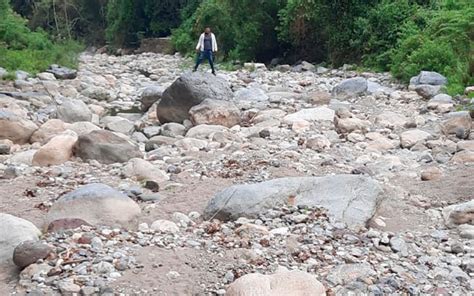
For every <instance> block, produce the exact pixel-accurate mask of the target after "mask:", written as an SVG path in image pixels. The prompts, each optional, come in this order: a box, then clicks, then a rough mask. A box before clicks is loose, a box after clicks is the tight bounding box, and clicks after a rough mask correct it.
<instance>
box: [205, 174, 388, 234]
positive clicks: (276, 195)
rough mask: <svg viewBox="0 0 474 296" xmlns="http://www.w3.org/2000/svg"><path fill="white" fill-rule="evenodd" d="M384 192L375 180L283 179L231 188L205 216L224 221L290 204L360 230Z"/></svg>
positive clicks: (342, 177)
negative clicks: (323, 212) (315, 209)
mask: <svg viewBox="0 0 474 296" xmlns="http://www.w3.org/2000/svg"><path fill="white" fill-rule="evenodd" d="M381 191H382V190H381V187H380V186H379V185H378V183H377V182H376V181H374V180H373V179H370V178H368V177H364V176H355V175H335V176H325V177H301V178H282V179H275V180H271V181H267V182H263V183H257V184H248V185H236V186H232V187H229V188H227V189H225V190H223V191H221V192H219V193H217V194H216V195H215V196H214V197H213V198H212V199H211V200H210V201H209V203H208V205H207V207H206V209H205V216H206V218H210V217H215V218H218V219H221V220H235V219H238V218H239V217H257V216H258V215H259V214H261V213H263V212H264V211H266V210H268V209H271V208H273V207H275V206H278V205H282V204H288V203H289V204H294V205H302V206H320V207H324V208H327V209H328V212H329V215H330V217H331V218H332V219H333V220H334V221H338V222H344V223H346V224H347V225H348V226H350V227H358V226H363V225H365V223H366V222H367V220H369V219H370V218H371V217H372V215H373V214H374V212H375V210H376V207H377V203H378V202H379V201H380V198H381V195H380V194H381Z"/></svg>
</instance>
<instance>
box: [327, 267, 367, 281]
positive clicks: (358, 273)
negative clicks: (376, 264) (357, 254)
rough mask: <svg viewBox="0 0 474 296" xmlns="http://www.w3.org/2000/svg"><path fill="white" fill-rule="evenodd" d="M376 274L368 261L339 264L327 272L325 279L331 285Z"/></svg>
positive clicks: (363, 278)
mask: <svg viewBox="0 0 474 296" xmlns="http://www.w3.org/2000/svg"><path fill="white" fill-rule="evenodd" d="M374 275H376V272H375V270H374V269H373V267H372V266H371V265H370V264H369V263H355V264H341V265H338V266H337V267H335V268H334V269H333V271H332V272H330V273H329V275H328V277H327V280H328V281H329V282H330V283H332V284H333V285H347V284H350V283H352V282H355V281H357V280H361V281H363V280H365V279H367V278H369V277H371V276H374Z"/></svg>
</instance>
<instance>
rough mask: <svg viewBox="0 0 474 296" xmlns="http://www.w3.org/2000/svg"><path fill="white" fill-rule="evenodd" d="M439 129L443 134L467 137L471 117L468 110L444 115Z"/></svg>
mask: <svg viewBox="0 0 474 296" xmlns="http://www.w3.org/2000/svg"><path fill="white" fill-rule="evenodd" d="M445 118H446V119H445V120H444V121H443V123H442V124H441V130H442V131H443V133H444V134H445V135H456V136H457V137H458V138H460V139H467V138H468V137H469V134H470V133H471V128H472V118H471V115H469V112H466V111H461V112H452V113H448V114H446V116H445Z"/></svg>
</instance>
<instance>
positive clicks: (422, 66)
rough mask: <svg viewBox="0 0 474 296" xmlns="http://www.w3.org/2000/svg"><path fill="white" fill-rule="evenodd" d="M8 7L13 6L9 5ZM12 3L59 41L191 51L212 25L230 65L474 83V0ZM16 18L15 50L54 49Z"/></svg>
mask: <svg viewBox="0 0 474 296" xmlns="http://www.w3.org/2000/svg"><path fill="white" fill-rule="evenodd" d="M0 1H1V2H2V5H3V6H4V7H8V3H7V2H8V1H6V0H0ZM10 2H11V5H12V7H13V8H14V9H15V11H16V12H18V13H19V14H21V15H22V16H23V17H24V18H27V19H28V20H29V23H28V24H29V27H30V28H31V29H32V30H36V29H37V28H40V29H42V30H43V31H45V32H47V33H48V34H49V35H50V36H53V39H54V40H65V39H66V40H71V39H74V40H81V42H84V43H86V44H90V45H102V44H104V43H108V44H109V46H110V47H111V48H121V47H131V48H133V47H137V46H139V44H140V40H141V39H142V38H148V37H161V36H169V35H171V36H172V40H173V43H174V45H175V48H176V49H177V50H178V51H180V52H182V53H184V54H189V53H192V52H193V50H194V47H195V44H196V41H197V38H198V36H199V34H200V33H201V32H202V30H203V28H204V27H206V26H211V27H212V28H213V31H214V32H215V33H216V36H217V38H218V42H219V45H220V46H219V49H220V50H219V55H220V56H221V57H222V58H223V59H227V60H241V61H250V60H254V61H263V62H270V61H271V60H272V59H273V58H279V59H280V61H283V62H287V63H295V62H297V61H299V60H308V61H311V62H315V63H321V62H325V63H328V64H330V65H332V66H336V67H337V66H340V65H343V64H345V63H352V64H358V65H361V66H363V67H366V68H370V69H374V70H379V71H391V72H392V73H393V74H394V75H395V76H396V77H398V78H400V79H402V80H404V81H408V79H409V78H410V77H411V76H413V75H416V74H417V73H418V72H419V71H420V70H433V71H437V72H440V73H442V74H444V75H446V76H448V78H449V81H450V90H451V91H452V92H459V91H461V89H462V87H463V86H465V85H468V84H472V83H474V81H473V69H474V61H473V56H474V54H473V48H474V46H473V40H474V7H473V5H472V1H470V0H351V1H348V0H337V1H334V0H239V1H233V0H159V1H156V0H12V1H10ZM3 10H5V9H2V11H3ZM6 10H7V11H9V10H8V9H6ZM8 14H9V15H10V16H9V20H8V21H6V20H5V19H3V20H0V22H2V23H3V24H5V23H8V24H9V26H10V27H11V26H13V23H15V24H16V25H15V28H17V29H18V28H20V27H21V28H23V29H22V30H27V33H24V34H19V35H18V36H19V38H18V40H15V41H12V40H10V41H9V47H10V50H11V49H13V46H14V45H13V43H23V44H24V43H25V42H26V43H28V44H29V45H28V46H26V47H28V48H30V47H33V48H35V46H36V47H37V46H39V45H38V44H37V43H41V42H46V43H48V42H49V43H51V42H50V41H49V40H48V38H46V35H45V33H44V32H42V31H38V32H33V31H31V30H28V29H27V27H25V22H24V21H23V20H21V19H20V18H18V16H13V14H11V13H8ZM13 19H14V20H15V21H12V20H13ZM3 26H5V25H3ZM20 31H21V30H20ZM10 32H11V30H10ZM22 32H23V31H22ZM26 36H28V37H26ZM39 36H41V37H39ZM4 38H8V36H3V37H2V39H1V40H2V41H3V42H6V41H5V40H6V39H4ZM25 38H26V39H28V38H30V39H31V40H29V41H25ZM33 44H36V45H35V46H33ZM48 46H51V45H48ZM4 60H5V58H4Z"/></svg>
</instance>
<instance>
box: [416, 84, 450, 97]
mask: <svg viewBox="0 0 474 296" xmlns="http://www.w3.org/2000/svg"><path fill="white" fill-rule="evenodd" d="M442 89H443V88H442V86H440V85H429V84H420V85H416V86H415V91H416V93H417V94H419V95H420V96H421V97H423V98H424V99H427V100H429V99H431V98H433V97H435V96H437V95H439V94H440V93H441V91H442Z"/></svg>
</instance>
